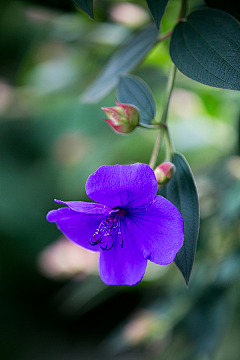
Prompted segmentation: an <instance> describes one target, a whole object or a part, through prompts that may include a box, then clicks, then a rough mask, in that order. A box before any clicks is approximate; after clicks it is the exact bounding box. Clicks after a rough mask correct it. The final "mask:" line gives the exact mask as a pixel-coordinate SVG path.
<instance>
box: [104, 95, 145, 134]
mask: <svg viewBox="0 0 240 360" xmlns="http://www.w3.org/2000/svg"><path fill="white" fill-rule="evenodd" d="M116 104H117V106H111V107H105V106H103V107H102V110H103V111H105V114H106V116H107V117H108V119H104V120H105V121H106V122H107V123H108V124H109V125H110V126H111V128H112V129H113V130H114V131H115V132H117V133H118V134H128V133H130V132H132V131H133V130H134V129H135V128H136V127H137V126H138V125H139V121H140V112H139V110H138V109H137V108H136V106H134V105H130V104H121V103H119V102H118V101H117V100H116Z"/></svg>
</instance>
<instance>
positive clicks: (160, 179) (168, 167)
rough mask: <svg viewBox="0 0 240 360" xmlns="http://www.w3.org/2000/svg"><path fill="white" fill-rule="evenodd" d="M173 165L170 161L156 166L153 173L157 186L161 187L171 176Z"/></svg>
mask: <svg viewBox="0 0 240 360" xmlns="http://www.w3.org/2000/svg"><path fill="white" fill-rule="evenodd" d="M174 171H175V166H174V164H172V163H171V162H164V163H162V164H160V165H158V166H157V167H156V169H155V170H154V174H155V176H156V179H157V183H158V188H159V189H160V188H163V187H164V186H165V185H166V184H167V183H168V182H169V180H170V179H171V178H172V177H173V174H174Z"/></svg>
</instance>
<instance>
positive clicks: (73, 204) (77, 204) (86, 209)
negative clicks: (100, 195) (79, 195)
mask: <svg viewBox="0 0 240 360" xmlns="http://www.w3.org/2000/svg"><path fill="white" fill-rule="evenodd" d="M54 201H55V202H56V203H58V204H64V205H67V206H68V207H69V208H70V209H72V210H74V211H76V212H79V213H81V214H96V215H97V214H101V215H109V214H111V212H112V210H111V209H109V208H108V207H107V206H104V205H101V204H96V203H89V202H85V201H62V200H57V199H55V200H54Z"/></svg>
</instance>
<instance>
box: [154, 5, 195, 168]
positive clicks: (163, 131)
mask: <svg viewBox="0 0 240 360" xmlns="http://www.w3.org/2000/svg"><path fill="white" fill-rule="evenodd" d="M187 10H188V0H182V1H181V9H180V12H179V16H178V22H179V21H184V20H185V19H186V16H187ZM171 35H172V31H169V32H168V33H165V34H163V35H162V38H161V37H159V39H158V41H162V40H165V39H167V38H168V37H170V36H171ZM160 39H161V40H160ZM176 73H177V68H176V66H175V65H174V64H172V67H171V70H170V74H169V77H168V83H167V89H166V98H165V102H164V107H163V112H162V117H161V120H160V122H159V123H158V124H159V127H160V129H159V132H158V135H157V138H156V141H155V145H154V148H153V152H152V156H151V159H150V162H149V166H150V167H151V168H152V169H154V168H155V166H156V162H157V159H158V156H159V153H160V150H161V147H162V143H163V139H164V135H166V140H167V144H166V161H171V157H172V155H173V153H174V146H173V143H172V141H171V138H170V135H169V131H168V127H167V116H168V110H169V102H170V98H171V95H172V91H173V87H174V84H175V80H176Z"/></svg>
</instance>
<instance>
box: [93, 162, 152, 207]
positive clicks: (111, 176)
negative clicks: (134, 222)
mask: <svg viewBox="0 0 240 360" xmlns="http://www.w3.org/2000/svg"><path fill="white" fill-rule="evenodd" d="M156 192H157V181H156V178H155V175H154V172H153V170H152V169H151V168H150V167H149V166H148V165H146V164H133V165H104V166H101V167H100V168H99V169H98V170H97V171H95V173H93V174H92V175H90V176H89V178H88V180H87V183H86V193H87V195H88V196H89V197H90V198H91V199H93V200H94V201H96V202H98V203H100V204H104V205H106V206H108V207H109V208H115V207H124V208H125V207H131V208H136V207H142V206H147V205H149V204H150V203H151V202H152V201H153V199H154V197H155V195H156Z"/></svg>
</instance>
